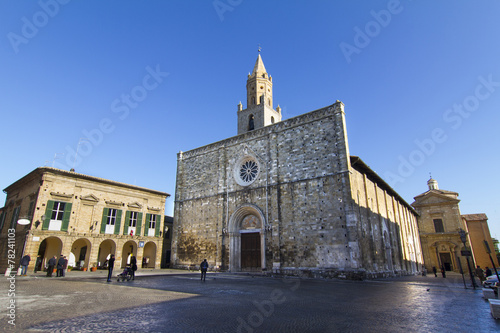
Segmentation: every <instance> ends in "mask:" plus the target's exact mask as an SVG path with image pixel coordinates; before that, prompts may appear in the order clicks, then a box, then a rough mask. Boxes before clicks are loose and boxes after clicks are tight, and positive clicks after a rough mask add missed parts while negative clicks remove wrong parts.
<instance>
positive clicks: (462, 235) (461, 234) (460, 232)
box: [458, 228, 477, 289]
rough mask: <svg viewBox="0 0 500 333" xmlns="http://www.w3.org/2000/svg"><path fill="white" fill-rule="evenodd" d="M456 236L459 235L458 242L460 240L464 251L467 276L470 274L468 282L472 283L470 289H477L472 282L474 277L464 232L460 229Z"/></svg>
mask: <svg viewBox="0 0 500 333" xmlns="http://www.w3.org/2000/svg"><path fill="white" fill-rule="evenodd" d="M458 234H459V235H460V240H462V243H464V248H465V250H466V253H465V258H466V259H467V267H469V274H470V280H471V282H472V288H474V289H476V287H477V285H476V281H475V280H474V275H473V274H472V269H471V268H470V262H469V255H470V253H469V252H470V251H468V250H467V245H465V242H466V241H467V236H466V235H465V231H464V230H463V229H462V228H460V230H459V231H458ZM463 255H464V253H463V252H462V256H463Z"/></svg>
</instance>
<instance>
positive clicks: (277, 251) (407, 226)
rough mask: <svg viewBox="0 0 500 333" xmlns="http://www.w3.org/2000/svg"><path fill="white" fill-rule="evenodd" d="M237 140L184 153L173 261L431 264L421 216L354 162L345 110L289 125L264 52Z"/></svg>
mask: <svg viewBox="0 0 500 333" xmlns="http://www.w3.org/2000/svg"><path fill="white" fill-rule="evenodd" d="M246 88H247V108H246V109H243V106H242V104H241V103H240V104H239V105H238V110H237V118H238V124H237V128H238V135H237V136H234V137H231V138H228V139H226V140H222V141H219V142H215V143H212V144H208V145H206V146H203V147H200V148H197V149H193V150H190V151H187V152H182V151H181V152H179V153H178V156H177V182H176V191H175V208H174V223H173V225H174V235H173V240H172V264H173V267H176V268H190V267H191V268H195V267H198V266H199V264H200V262H201V261H202V260H203V259H205V258H206V259H208V262H209V264H210V267H211V268H213V269H216V270H221V271H230V272H239V271H254V272H263V273H265V272H272V273H275V274H288V275H307V276H328V277H344V278H353V279H357V278H370V277H376V276H390V275H399V274H413V273H415V272H417V271H419V270H420V269H421V267H422V252H421V248H420V240H419V236H418V229H417V213H416V211H415V210H414V209H413V207H411V206H410V205H409V204H408V203H406V202H405V201H404V200H403V199H402V198H401V197H400V196H399V195H398V194H397V193H396V192H395V191H394V190H393V189H392V188H391V187H390V186H389V185H387V183H386V182H385V181H384V180H382V179H381V178H380V177H379V176H378V175H377V174H376V173H375V172H373V171H372V170H371V169H370V168H369V167H368V166H367V165H366V164H365V163H364V162H363V161H362V160H361V159H360V158H359V157H356V156H352V155H350V154H349V146H348V142H347V133H346V123H345V114H344V104H343V103H342V102H340V101H336V102H335V103H334V104H332V105H330V106H327V107H324V108H321V109H319V110H316V111H311V112H308V113H306V114H303V115H300V116H297V117H294V118H291V119H287V120H283V121H282V119H281V110H280V107H279V106H278V107H276V109H274V107H273V104H274V103H273V81H272V77H271V76H270V75H269V74H268V73H267V71H266V68H265V67H264V63H263V61H262V58H261V56H260V54H259V56H258V58H257V61H256V63H255V66H254V68H253V71H252V73H251V74H249V75H248V80H247V85H246Z"/></svg>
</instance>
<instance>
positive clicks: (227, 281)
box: [0, 271, 500, 332]
mask: <svg viewBox="0 0 500 333" xmlns="http://www.w3.org/2000/svg"><path fill="white" fill-rule="evenodd" d="M164 272H165V271H156V272H154V273H151V274H155V275H150V276H139V277H137V278H136V280H135V281H130V282H120V283H118V282H116V279H115V280H113V282H112V283H106V282H105V280H106V279H105V272H92V273H89V272H87V273H86V274H84V273H81V274H79V273H80V272H70V274H68V276H67V277H65V278H46V277H43V275H41V274H40V275H36V276H33V275H31V276H28V277H17V278H16V283H15V289H16V291H15V293H16V298H15V300H16V303H15V304H16V309H15V311H16V312H15V315H16V326H15V328H14V327H13V326H12V325H10V324H9V323H8V320H9V318H8V311H9V310H8V309H7V306H8V304H9V296H8V289H9V281H7V278H6V277H1V278H0V288H1V292H2V294H1V295H0V301H1V304H2V306H1V309H2V310H1V312H2V320H1V323H0V331H2V332H5V331H18V332H21V331H22V332H473V331H474V332H499V331H500V320H497V321H495V320H494V319H493V318H492V317H491V315H490V310H489V305H488V302H487V301H485V300H484V299H483V298H482V292H481V291H480V290H477V291H474V290H472V289H464V285H463V283H462V279H461V276H460V275H456V274H454V275H453V274H450V276H449V277H448V278H446V279H443V278H441V277H438V278H435V277H434V276H427V277H422V276H413V277H404V278H398V279H385V280H376V281H339V280H311V279H298V278H285V279H284V278H272V277H261V276H251V275H240V274H238V275H236V274H226V273H220V274H216V273H212V274H210V273H209V274H208V277H207V281H206V282H204V283H203V282H200V281H199V276H198V274H197V273H196V274H194V273H191V274H189V273H187V272H179V271H169V274H168V275H161V274H164ZM143 274H144V273H143ZM96 277H98V278H96Z"/></svg>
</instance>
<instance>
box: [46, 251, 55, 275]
mask: <svg viewBox="0 0 500 333" xmlns="http://www.w3.org/2000/svg"><path fill="white" fill-rule="evenodd" d="M56 265H57V260H56V256H53V257H52V258H50V260H49V263H48V267H47V276H48V277H52V273H53V272H54V267H56Z"/></svg>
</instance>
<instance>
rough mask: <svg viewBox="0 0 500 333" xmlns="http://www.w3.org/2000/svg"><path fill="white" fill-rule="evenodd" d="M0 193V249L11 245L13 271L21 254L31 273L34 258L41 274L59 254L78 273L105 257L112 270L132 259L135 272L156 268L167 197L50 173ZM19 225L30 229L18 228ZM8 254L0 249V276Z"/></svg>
mask: <svg viewBox="0 0 500 333" xmlns="http://www.w3.org/2000/svg"><path fill="white" fill-rule="evenodd" d="M4 192H5V193H6V194H7V198H6V200H5V207H3V208H2V210H1V211H0V231H1V233H0V243H2V244H7V243H8V242H11V241H10V238H11V236H12V239H15V269H17V268H18V266H19V260H20V258H21V256H22V254H29V255H30V257H31V261H30V264H29V270H30V271H31V270H32V269H34V267H35V264H36V258H37V256H38V255H40V256H41V258H42V263H41V265H40V266H41V267H39V268H38V269H41V268H43V267H44V266H45V265H46V263H47V262H48V260H49V259H50V258H51V257H53V256H57V258H59V256H60V255H61V254H62V255H65V256H66V257H67V259H68V261H69V263H68V264H69V265H74V267H75V268H78V269H89V270H90V269H91V268H92V267H99V266H100V267H103V266H104V264H105V262H106V259H107V258H108V256H109V255H110V254H114V255H115V257H116V262H115V267H124V266H126V265H127V262H128V260H129V256H130V254H132V255H135V256H136V258H137V263H138V267H139V268H141V267H143V268H160V262H161V256H162V244H163V238H162V237H161V235H162V232H163V228H162V217H163V216H164V215H165V200H166V199H167V198H168V197H169V196H170V195H169V194H168V193H164V192H160V191H156V190H151V189H147V188H143V187H139V186H135V185H128V184H124V183H119V182H115V181H112V180H107V179H102V178H98V177H92V176H88V175H84V174H80V173H76V172H74V171H65V170H60V169H56V168H50V167H41V168H37V169H35V170H33V171H32V172H30V173H29V174H27V175H26V176H24V177H22V178H21V179H19V180H17V181H16V182H14V183H13V184H11V185H9V186H8V187H7V188H6V189H5V190H4ZM21 219H22V220H28V221H29V222H30V223H29V224H27V225H20V224H18V223H17V222H18V221H19V220H21ZM12 230H15V232H11V231H12ZM8 249H9V248H8V247H7V246H2V247H1V248H0V270H1V271H2V272H4V271H5V270H6V269H7V267H8V263H9V262H8V258H9V255H10V253H9V255H8V253H7V251H8ZM141 264H142V265H141Z"/></svg>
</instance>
